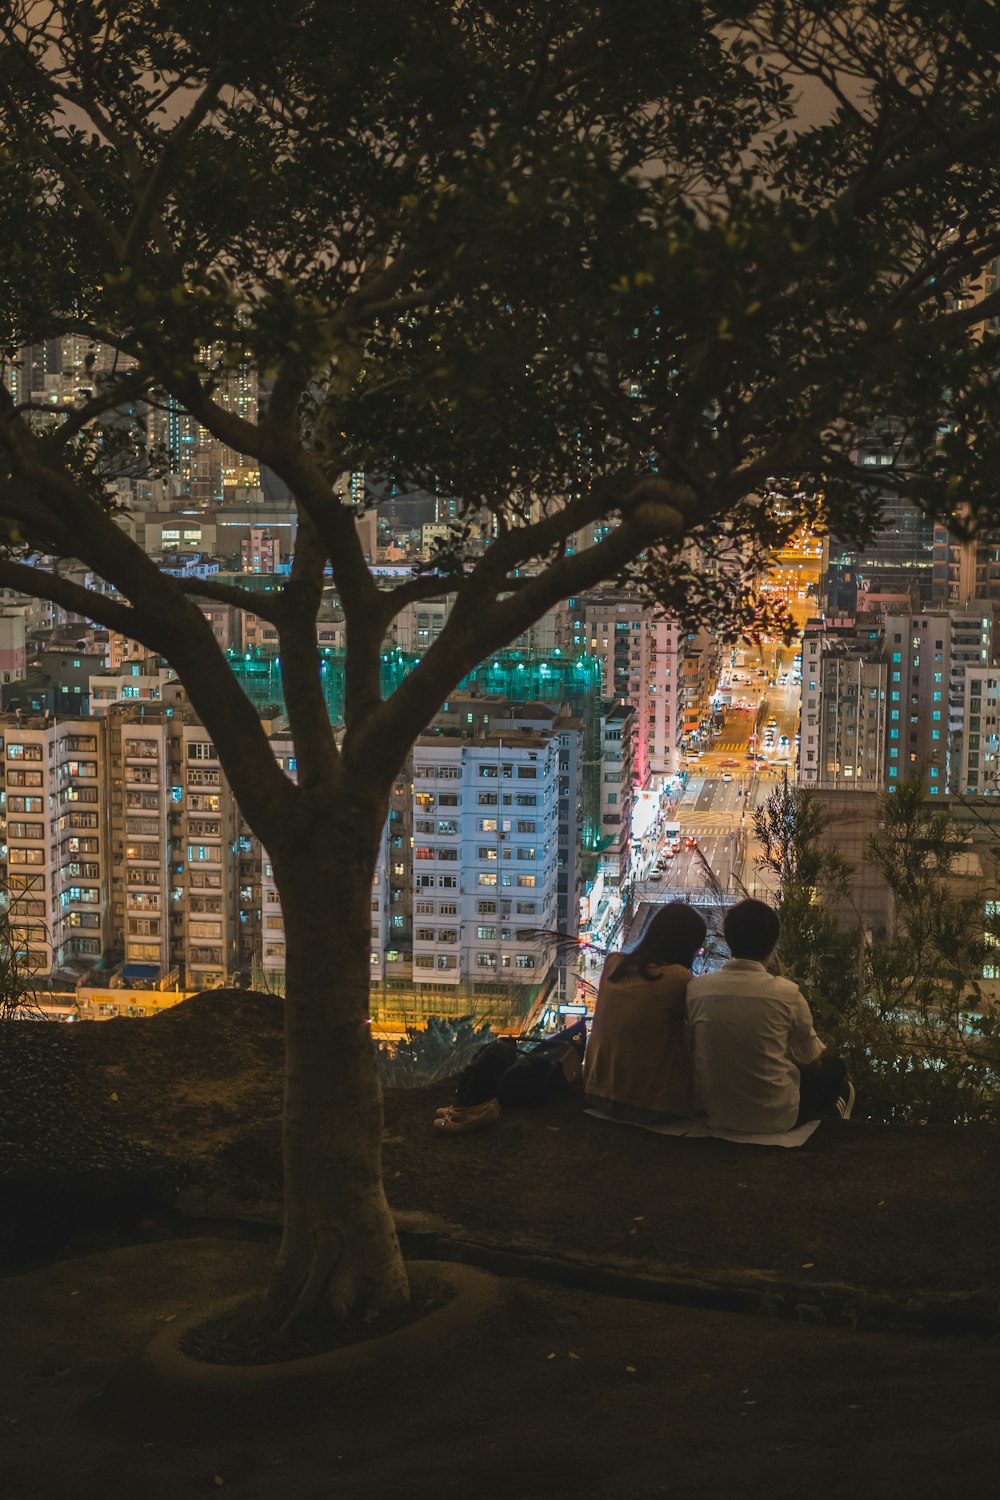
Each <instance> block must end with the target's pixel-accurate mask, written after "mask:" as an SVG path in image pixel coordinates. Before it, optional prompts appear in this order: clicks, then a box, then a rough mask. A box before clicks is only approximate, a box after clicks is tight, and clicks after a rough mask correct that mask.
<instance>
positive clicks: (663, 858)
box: [656, 849, 674, 865]
mask: <svg viewBox="0 0 1000 1500" xmlns="http://www.w3.org/2000/svg"><path fill="white" fill-rule="evenodd" d="M673 857H674V851H673V850H672V849H664V851H663V853H662V854H661V855H660V857H659V859H658V860H657V861H656V863H657V864H658V865H666V864H669V863H670V861H671V860H672V859H673Z"/></svg>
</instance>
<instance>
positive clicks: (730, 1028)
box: [583, 901, 854, 1135]
mask: <svg viewBox="0 0 1000 1500" xmlns="http://www.w3.org/2000/svg"><path fill="white" fill-rule="evenodd" d="M722 930H723V934H724V936H725V939H726V942H727V944H728V945H729V951H730V953H731V954H732V958H731V959H730V960H729V962H728V963H726V964H724V965H723V966H722V968H721V969H719V970H718V971H717V972H715V973H714V974H701V975H699V976H698V977H697V978H696V979H695V978H692V977H691V964H692V962H693V960H694V958H695V956H696V955H697V953H698V952H699V950H700V948H701V947H702V945H703V943H704V941H705V936H706V932H707V928H706V926H705V922H704V920H703V919H702V917H701V916H700V915H699V913H698V912H696V911H695V910H694V908H693V907H690V906H687V905H685V904H684V903H683V902H679V901H677V902H673V903H671V904H670V905H669V906H664V907H662V908H661V909H660V911H658V912H657V913H656V915H655V916H654V917H653V919H652V921H651V922H650V923H649V926H648V927H647V928H646V931H645V932H644V933H643V936H642V939H641V941H640V942H639V944H638V946H637V947H636V948H634V949H633V950H632V951H631V952H630V953H613V954H611V956H610V957H609V958H608V961H607V963H606V964H605V966H604V973H603V974H602V976H601V985H600V989H599V991H598V995H597V1005H596V1008H595V1012H594V1021H593V1025H592V1027H591V1033H590V1040H589V1042H588V1044H587V1056H586V1062H585V1064H584V1080H583V1081H584V1088H585V1090H586V1094H587V1102H588V1104H590V1105H591V1106H592V1107H593V1108H595V1109H599V1110H601V1111H603V1112H604V1113H605V1114H608V1115H611V1116H613V1117H614V1118H615V1119H622V1120H632V1121H634V1122H635V1123H636V1124H640V1125H656V1124H663V1123H665V1122H667V1121H669V1120H672V1119H677V1118H689V1117H691V1116H692V1115H694V1114H696V1113H697V1114H704V1115H705V1116H707V1123H708V1126H709V1129H711V1130H726V1131H737V1132H741V1133H745V1134H750V1135H760V1134H780V1133H782V1132H784V1131H786V1130H791V1129H792V1128H793V1126H795V1125H797V1124H802V1123H803V1122H804V1121H806V1120H816V1119H821V1118H823V1117H824V1116H826V1117H835V1116H840V1117H842V1118H848V1117H849V1116H850V1112H851V1107H852V1105H853V1103H854V1089H853V1086H852V1085H851V1083H850V1082H849V1081H848V1078H847V1069H846V1068H845V1066H844V1063H843V1062H842V1061H841V1059H840V1058H837V1057H831V1056H830V1055H829V1054H828V1053H827V1052H826V1051H825V1050H824V1047H823V1043H822V1042H821V1041H820V1040H819V1038H818V1036H817V1035H816V1033H815V1031H814V1030H813V1023H812V1015H811V1014H810V1011H809V1006H808V1005H807V1004H806V1001H805V1000H804V998H803V996H802V994H801V992H800V990H799V987H798V985H797V984H793V983H792V981H791V980H789V979H780V978H778V977H776V976H775V975H773V974H769V973H768V972H767V970H766V968H765V967H764V965H765V963H766V962H767V960H768V959H769V958H770V956H771V954H772V952H773V951H774V949H775V947H776V946H777V942H778V936H779V933H780V931H781V927H780V923H779V921H778V918H777V916H776V914H775V913H774V912H773V911H772V910H771V908H770V907H769V906H766V905H765V904H764V902H763V901H741V902H740V903H739V904H738V905H737V906H732V907H730V908H729V910H728V911H727V912H726V916H725V919H724V921H723V927H722Z"/></svg>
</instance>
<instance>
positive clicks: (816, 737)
mask: <svg viewBox="0 0 1000 1500" xmlns="http://www.w3.org/2000/svg"><path fill="white" fill-rule="evenodd" d="M888 675H889V669H888V665H887V663H886V659H885V651H884V632H883V629H882V622H881V620H880V619H879V618H878V617H876V616H863V615H862V616H859V617H858V618H857V619H856V620H854V619H841V620H829V621H827V620H810V621H809V622H808V624H807V625H806V629H805V633H804V637H803V642H802V718H801V730H800V745H799V762H798V781H799V785H800V786H808V787H821V788H824V789H828V790H834V789H837V788H842V789H845V788H846V789H847V790H858V791H862V790H863V791H873V790H875V791H877V790H881V788H882V787H883V785H884V784H885V779H886V744H887V741H886V728H887V712H888V704H887V699H888V692H887V687H888Z"/></svg>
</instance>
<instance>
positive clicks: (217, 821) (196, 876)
mask: <svg viewBox="0 0 1000 1500" xmlns="http://www.w3.org/2000/svg"><path fill="white" fill-rule="evenodd" d="M180 750H181V756H180V777H181V779H180V792H181V797H180V813H179V818H178V824H179V827H178V841H177V851H176V858H175V862H174V867H173V868H174V874H175V877H176V881H175V884H176V889H177V892H178V896H179V901H180V903H181V917H182V921H181V923H180V924H179V925H180V935H181V942H180V945H179V946H180V957H181V961H182V962H183V965H184V974H185V978H186V982H187V986H188V988H189V989H211V988H212V987H213V986H216V985H220V984H225V983H226V981H227V979H228V977H229V975H230V973H231V972H232V971H233V970H234V969H236V967H237V966H238V962H239V911H240V900H239V890H240V887H239V859H238V857H237V856H238V834H239V822H238V814H237V809H236V803H235V799H234V798H233V796H232V794H231V793H230V791H229V789H228V787H227V786H226V784H225V780H224V777H223V774H222V768H221V767H220V765H219V756H218V751H217V750H216V748H215V746H214V744H213V743H212V740H211V737H210V735H209V733H208V730H207V729H205V728H204V726H203V725H201V724H198V723H193V722H192V723H185V724H183V725H182V726H181V730H180Z"/></svg>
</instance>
